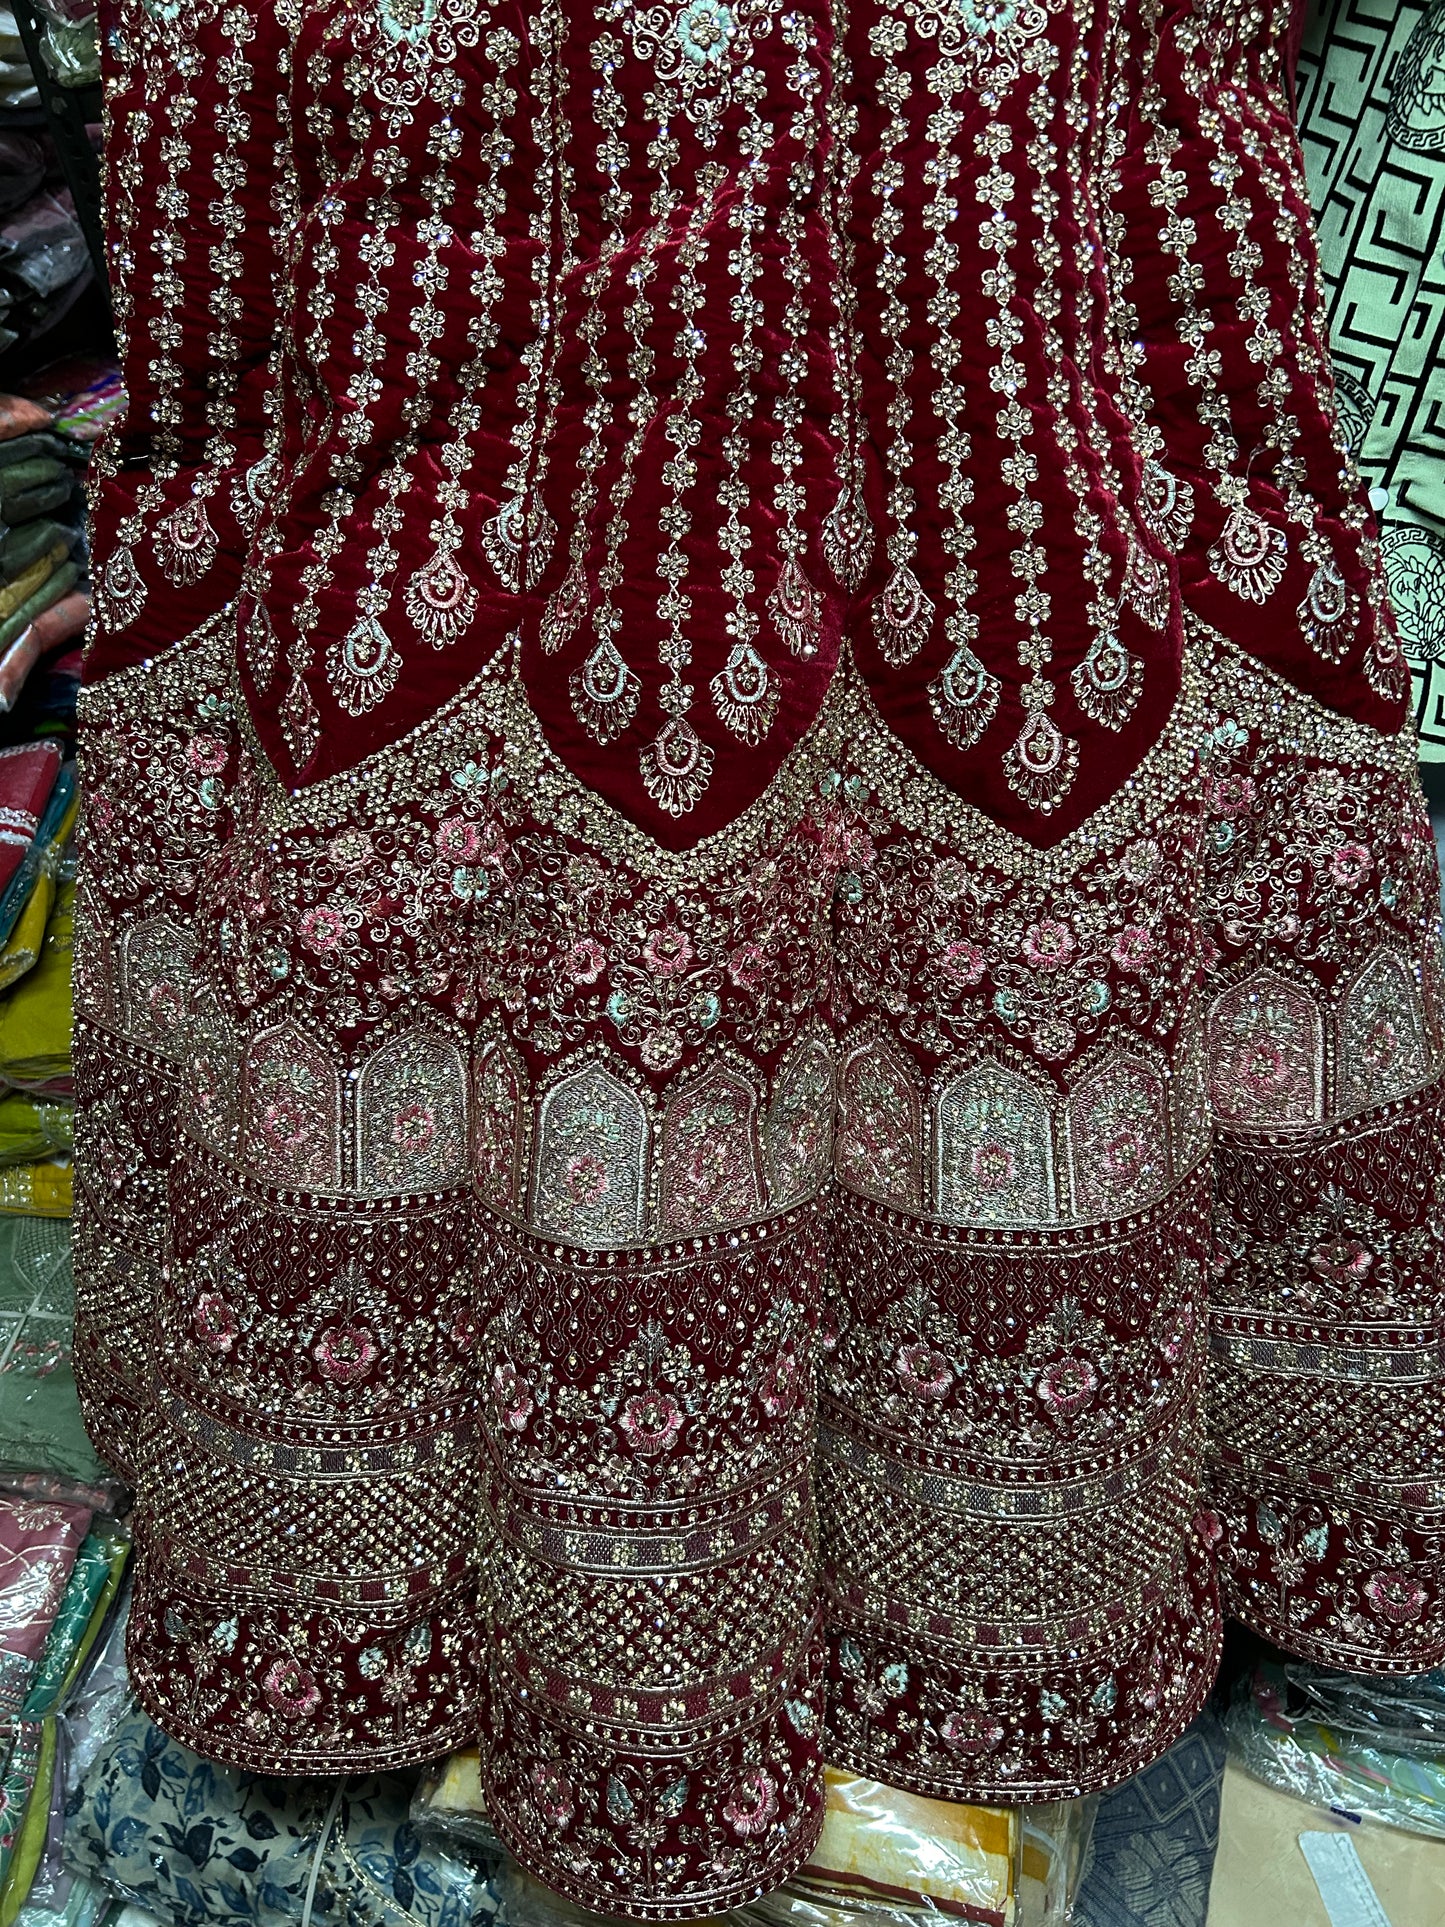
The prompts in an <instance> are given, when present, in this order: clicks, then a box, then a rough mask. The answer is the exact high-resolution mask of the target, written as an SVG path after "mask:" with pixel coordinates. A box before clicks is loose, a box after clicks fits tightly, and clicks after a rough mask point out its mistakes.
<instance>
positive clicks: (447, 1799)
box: [426, 1746, 487, 1814]
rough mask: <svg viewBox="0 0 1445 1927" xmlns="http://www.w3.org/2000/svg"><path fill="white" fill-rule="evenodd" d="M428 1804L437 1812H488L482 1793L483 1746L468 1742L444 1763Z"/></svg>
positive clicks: (428, 1797) (429, 1796) (429, 1794)
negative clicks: (481, 1747) (470, 1744)
mask: <svg viewBox="0 0 1445 1927" xmlns="http://www.w3.org/2000/svg"><path fill="white" fill-rule="evenodd" d="M426 1804H427V1805H428V1806H429V1807H430V1808H432V1809H433V1810H434V1811H435V1812H438V1813H471V1814H485V1812H486V1810H487V1803H486V1801H485V1800H484V1799H483V1797H482V1755H481V1749H480V1748H479V1747H475V1746H465V1747H463V1748H462V1750H461V1752H460V1753H453V1754H452V1756H451V1758H450V1759H449V1760H446V1761H444V1762H443V1763H442V1769H441V1774H440V1777H439V1778H438V1779H437V1780H436V1782H435V1784H434V1785H433V1786H432V1788H431V1790H430V1791H429V1792H428V1794H427V1795H426Z"/></svg>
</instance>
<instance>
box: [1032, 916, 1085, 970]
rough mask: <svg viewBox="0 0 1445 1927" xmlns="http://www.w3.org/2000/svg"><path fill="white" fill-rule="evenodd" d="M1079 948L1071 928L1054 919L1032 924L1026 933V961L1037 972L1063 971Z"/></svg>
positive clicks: (1045, 919)
mask: <svg viewBox="0 0 1445 1927" xmlns="http://www.w3.org/2000/svg"><path fill="white" fill-rule="evenodd" d="M1077 948H1078V945H1077V944H1076V943H1075V942H1074V933H1073V931H1072V930H1070V928H1069V926H1068V925H1067V924H1066V923H1059V922H1058V921H1057V920H1056V919H1054V918H1052V917H1045V918H1044V919H1043V921H1042V922H1040V923H1031V924H1030V925H1029V927H1028V929H1027V930H1026V931H1025V933H1024V941H1023V954H1024V961H1025V963H1029V964H1032V965H1033V967H1034V969H1035V970H1061V969H1062V968H1063V967H1064V965H1065V964H1066V963H1067V962H1068V961H1069V959H1070V957H1072V956H1073V954H1074V952H1075V950H1076V949H1077Z"/></svg>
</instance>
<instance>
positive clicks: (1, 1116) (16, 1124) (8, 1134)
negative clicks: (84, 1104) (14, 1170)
mask: <svg viewBox="0 0 1445 1927" xmlns="http://www.w3.org/2000/svg"><path fill="white" fill-rule="evenodd" d="M74 1149H75V1107H74V1105H72V1104H48V1103H46V1102H45V1101H44V1099H43V1098H36V1097H31V1096H29V1095H28V1093H26V1092H24V1091H11V1092H10V1093H9V1094H8V1096H6V1097H0V1165H7V1164H34V1163H35V1161H36V1159H37V1158H48V1157H55V1156H60V1157H69V1156H70V1155H71V1153H72V1152H73V1151H74Z"/></svg>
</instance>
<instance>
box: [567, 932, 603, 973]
mask: <svg viewBox="0 0 1445 1927" xmlns="http://www.w3.org/2000/svg"><path fill="white" fill-rule="evenodd" d="M606 968H607V952H606V951H605V950H604V949H603V948H602V946H601V944H600V943H597V942H595V941H594V940H593V939H592V938H591V937H582V938H579V940H578V941H577V942H576V943H574V944H573V946H572V948H571V949H570V950H569V951H568V952H567V975H568V976H569V977H570V978H571V979H572V981H573V983H574V984H595V983H596V981H597V979H598V978H599V977H600V976H601V975H602V973H603V971H604V970H605V969H606Z"/></svg>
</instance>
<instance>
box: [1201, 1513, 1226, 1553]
mask: <svg viewBox="0 0 1445 1927" xmlns="http://www.w3.org/2000/svg"><path fill="white" fill-rule="evenodd" d="M1194 1530H1195V1532H1197V1533H1198V1535H1199V1537H1200V1539H1201V1541H1202V1542H1203V1543H1204V1544H1205V1545H1206V1546H1217V1545H1218V1544H1219V1542H1220V1540H1221V1539H1222V1538H1223V1537H1224V1525H1223V1523H1222V1521H1221V1519H1220V1517H1219V1514H1218V1513H1217V1512H1212V1511H1211V1510H1210V1509H1209V1508H1208V1507H1207V1506H1205V1507H1203V1508H1202V1509H1201V1510H1200V1511H1198V1512H1196V1513H1195V1515H1194Z"/></svg>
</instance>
